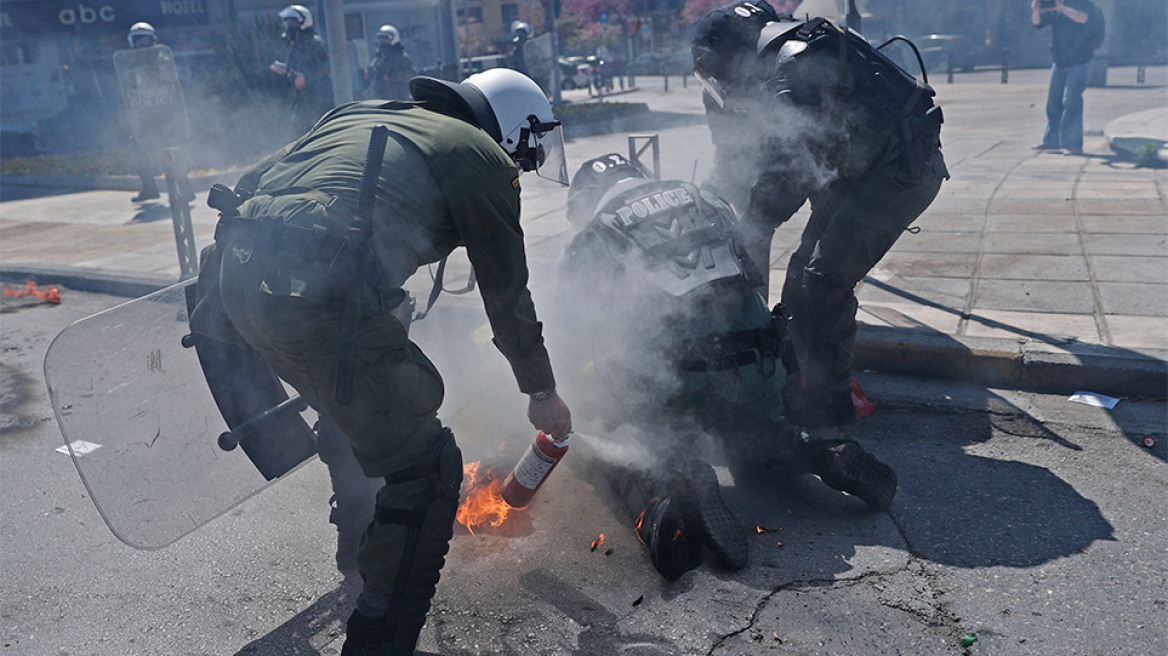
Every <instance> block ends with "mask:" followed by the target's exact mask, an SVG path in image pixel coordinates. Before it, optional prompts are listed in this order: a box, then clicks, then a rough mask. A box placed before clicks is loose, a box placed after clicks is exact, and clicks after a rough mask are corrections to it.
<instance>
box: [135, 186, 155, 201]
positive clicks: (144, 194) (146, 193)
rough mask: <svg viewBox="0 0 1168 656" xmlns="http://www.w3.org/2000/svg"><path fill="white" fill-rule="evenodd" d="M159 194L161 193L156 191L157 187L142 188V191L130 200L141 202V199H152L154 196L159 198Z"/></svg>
mask: <svg viewBox="0 0 1168 656" xmlns="http://www.w3.org/2000/svg"><path fill="white" fill-rule="evenodd" d="M161 196H162V194H160V193H158V189H157V188H155V189H143V190H142V191H139V192H138V195H137V196H134V197H133V198H131V199H130V202H131V203H141V202H142V201H147V200H154V199H155V198H159V197H161Z"/></svg>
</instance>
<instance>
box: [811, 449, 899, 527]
mask: <svg viewBox="0 0 1168 656" xmlns="http://www.w3.org/2000/svg"><path fill="white" fill-rule="evenodd" d="M834 451H835V457H834V458H832V461H831V464H830V465H829V467H828V469H829V471H827V472H825V473H822V474H820V475H819V478H820V479H821V480H823V482H824V483H826V484H827V485H828V486H829V487H832V488H834V489H836V490H840V491H841V492H847V493H848V494H851V495H853V496H856V497H859V498H860V499H862V500H863V501H864V503H867V504H868V506H869V507H870V508H872V509H873V510H876V511H879V512H884V511H886V510H888V509H889V508H891V507H892V499H893V497H895V496H896V487H897V479H896V472H894V471H892V468H891V467H889V466H888V465H886V464H884V463H882V462H880V461H879V460H877V459H876V456H873V455H872V454H870V453H868V452H867V451H865V450H864V449H863V448H862V447H860V446H859V445H858V444H844V445H842V446H839V447H836V449H834Z"/></svg>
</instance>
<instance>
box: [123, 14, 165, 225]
mask: <svg viewBox="0 0 1168 656" xmlns="http://www.w3.org/2000/svg"><path fill="white" fill-rule="evenodd" d="M126 41H128V42H129V44H130V47H131V48H134V49H137V48H149V47H151V46H155V45H158V34H157V33H156V32H155V31H154V26H153V25H151V24H150V23H141V22H140V23H134V24H133V25H131V26H130V33H129V34H128V35H126ZM130 142H131V143H130V150H132V151H133V153H134V164H135V166H136V167H137V169H138V178H139V179H140V180H141V181H142V191H139V192H138V195H137V196H134V197H133V198H131V199H130V202H132V203H141V202H143V201H147V200H154V199H156V198H158V197H160V196H161V195H162V194H161V193H159V191H158V184H157V183H156V182H154V176H155V174H156V173H157V172H158V171H157V167H156V166H155V165H154V162H153V161H152V159H151V157H150V151H149V150H148V149H147V148H146V146H145V145H143V144H141V143H139V142H138V140H137V139H135V138H134V137H133V135H131V136H130Z"/></svg>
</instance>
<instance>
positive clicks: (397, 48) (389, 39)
mask: <svg viewBox="0 0 1168 656" xmlns="http://www.w3.org/2000/svg"><path fill="white" fill-rule="evenodd" d="M374 38H375V39H376V41H377V56H376V57H374V58H373V61H372V62H370V64H369V68H368V70H366V72H365V89H366V91H367V92H368V93H370V94H371V95H370V96H369V97H370V98H408V97H409V95H410V86H409V82H410V78H412V77H414V75H416V74H417V69H416V68H415V67H414V60H413V58H412V57H410V55H409V53H407V52H406V48H405V46H403V45H402V43H401V35H400V34H399V33H398V31H397V28H396V27H394V26H393V25H382V26H381V27H380V28H378V29H377V36H376V37H374Z"/></svg>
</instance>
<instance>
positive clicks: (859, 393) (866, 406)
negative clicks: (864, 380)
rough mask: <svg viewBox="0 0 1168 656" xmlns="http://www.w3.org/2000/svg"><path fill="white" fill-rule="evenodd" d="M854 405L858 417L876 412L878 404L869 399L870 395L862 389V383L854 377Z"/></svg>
mask: <svg viewBox="0 0 1168 656" xmlns="http://www.w3.org/2000/svg"><path fill="white" fill-rule="evenodd" d="M852 405H853V406H854V407H855V408H856V418H857V419H863V418H864V417H871V416H872V415H874V414H876V404H875V403H872V402H871V401H869V400H868V396H867V395H866V394H864V390H862V389H860V383H859V382H857V381H856V379H855V378H853V379H852Z"/></svg>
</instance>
